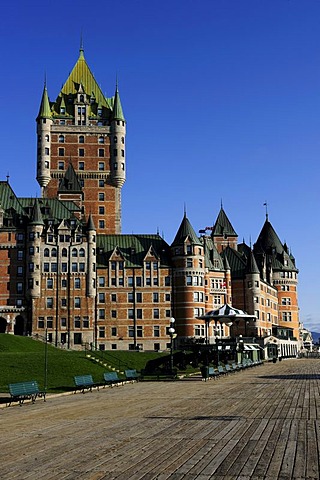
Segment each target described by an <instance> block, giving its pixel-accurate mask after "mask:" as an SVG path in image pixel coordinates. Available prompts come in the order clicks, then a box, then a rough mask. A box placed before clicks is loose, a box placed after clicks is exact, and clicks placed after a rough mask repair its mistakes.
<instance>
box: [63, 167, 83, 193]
mask: <svg viewBox="0 0 320 480" xmlns="http://www.w3.org/2000/svg"><path fill="white" fill-rule="evenodd" d="M58 192H68V193H81V192H82V187H81V185H80V182H79V179H78V175H77V174H76V172H75V170H74V168H73V165H72V163H71V162H70V163H69V166H68V168H67V170H66V173H65V174H64V176H63V177H62V178H61V180H60V183H59V189H58Z"/></svg>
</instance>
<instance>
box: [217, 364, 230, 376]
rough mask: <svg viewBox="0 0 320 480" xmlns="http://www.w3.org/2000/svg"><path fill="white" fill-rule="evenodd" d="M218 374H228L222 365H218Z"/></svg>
mask: <svg viewBox="0 0 320 480" xmlns="http://www.w3.org/2000/svg"><path fill="white" fill-rule="evenodd" d="M218 373H219V375H227V374H228V372H227V370H226V369H225V368H224V367H223V366H222V365H218Z"/></svg>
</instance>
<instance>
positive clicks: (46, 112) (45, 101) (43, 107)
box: [38, 85, 52, 118]
mask: <svg viewBox="0 0 320 480" xmlns="http://www.w3.org/2000/svg"><path fill="white" fill-rule="evenodd" d="M51 117H52V113H51V109H50V102H49V97H48V92H47V87H46V85H45V86H44V89H43V93H42V98H41V104H40V110H39V114H38V118H51Z"/></svg>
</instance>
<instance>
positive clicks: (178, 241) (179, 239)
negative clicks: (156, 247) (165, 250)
mask: <svg viewBox="0 0 320 480" xmlns="http://www.w3.org/2000/svg"><path fill="white" fill-rule="evenodd" d="M187 239H189V241H190V243H192V244H194V245H202V243H201V241H200V239H199V238H198V237H197V234H196V232H195V231H194V229H193V227H192V225H191V223H190V222H189V220H188V218H187V216H186V214H184V217H183V219H182V222H181V224H180V227H179V230H178V232H177V234H176V236H175V239H174V240H173V243H172V246H173V247H174V246H176V245H183V244H184V242H185V241H186V240H187Z"/></svg>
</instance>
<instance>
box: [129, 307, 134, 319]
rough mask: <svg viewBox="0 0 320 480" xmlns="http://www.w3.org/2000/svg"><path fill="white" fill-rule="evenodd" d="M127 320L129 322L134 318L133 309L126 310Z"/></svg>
mask: <svg viewBox="0 0 320 480" xmlns="http://www.w3.org/2000/svg"><path fill="white" fill-rule="evenodd" d="M128 318H129V319H130V320H133V318H134V309H133V308H128Z"/></svg>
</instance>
